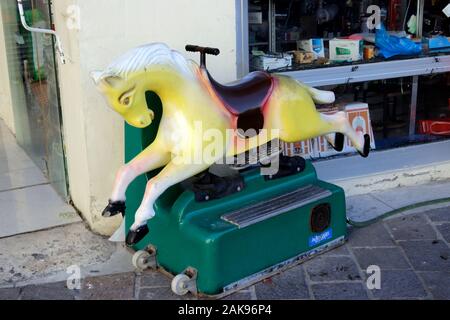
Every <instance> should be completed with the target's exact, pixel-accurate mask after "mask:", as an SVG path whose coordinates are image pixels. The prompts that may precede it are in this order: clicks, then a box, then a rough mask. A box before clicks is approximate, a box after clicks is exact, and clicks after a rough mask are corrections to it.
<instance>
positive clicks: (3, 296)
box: [0, 288, 20, 301]
mask: <svg viewBox="0 0 450 320" xmlns="http://www.w3.org/2000/svg"><path fill="white" fill-rule="evenodd" d="M19 296H20V289H18V288H11V289H9V288H8V289H0V301H2V300H17V299H19Z"/></svg>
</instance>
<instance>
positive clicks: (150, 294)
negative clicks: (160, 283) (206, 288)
mask: <svg viewBox="0 0 450 320" xmlns="http://www.w3.org/2000/svg"><path fill="white" fill-rule="evenodd" d="M139 300H196V298H195V297H194V296H193V295H192V294H187V295H185V296H177V295H176V294H174V293H173V292H172V289H170V287H159V288H143V289H141V290H140V291H139Z"/></svg>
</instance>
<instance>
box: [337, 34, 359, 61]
mask: <svg viewBox="0 0 450 320" xmlns="http://www.w3.org/2000/svg"><path fill="white" fill-rule="evenodd" d="M363 44H364V42H363V41H362V40H349V39H332V40H330V53H329V54H330V60H331V61H337V62H339V61H340V62H342V61H359V60H362V58H363Z"/></svg>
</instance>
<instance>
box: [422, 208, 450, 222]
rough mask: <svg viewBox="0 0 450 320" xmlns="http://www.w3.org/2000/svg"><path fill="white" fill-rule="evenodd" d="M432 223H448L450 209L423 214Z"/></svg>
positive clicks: (440, 209) (449, 220)
mask: <svg viewBox="0 0 450 320" xmlns="http://www.w3.org/2000/svg"><path fill="white" fill-rule="evenodd" d="M425 214H426V215H427V216H428V217H430V220H431V221H433V222H450V207H444V208H439V209H434V210H430V211H427V212H425Z"/></svg>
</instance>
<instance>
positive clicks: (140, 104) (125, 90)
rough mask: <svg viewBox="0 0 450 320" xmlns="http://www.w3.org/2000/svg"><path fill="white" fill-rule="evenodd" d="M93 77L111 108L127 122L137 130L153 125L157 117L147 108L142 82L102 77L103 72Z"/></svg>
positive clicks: (133, 79) (131, 79) (95, 73)
mask: <svg viewBox="0 0 450 320" xmlns="http://www.w3.org/2000/svg"><path fill="white" fill-rule="evenodd" d="M91 76H92V78H93V79H94V81H95V83H96V84H97V88H98V89H99V91H100V92H101V93H102V94H103V95H104V96H105V97H106V99H107V101H108V104H109V106H110V107H111V108H112V109H113V110H114V111H116V112H117V113H119V114H120V115H121V116H122V117H123V118H124V119H125V121H126V122H128V123H129V124H130V125H132V126H134V127H137V128H145V127H148V126H149V125H150V124H151V123H152V121H153V118H154V116H155V115H154V113H153V111H151V110H150V109H148V107H147V102H146V98H145V88H143V85H142V82H141V81H137V80H136V79H137V77H129V78H128V79H127V80H126V79H124V78H121V77H119V76H108V75H106V76H102V72H92V74H91Z"/></svg>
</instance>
